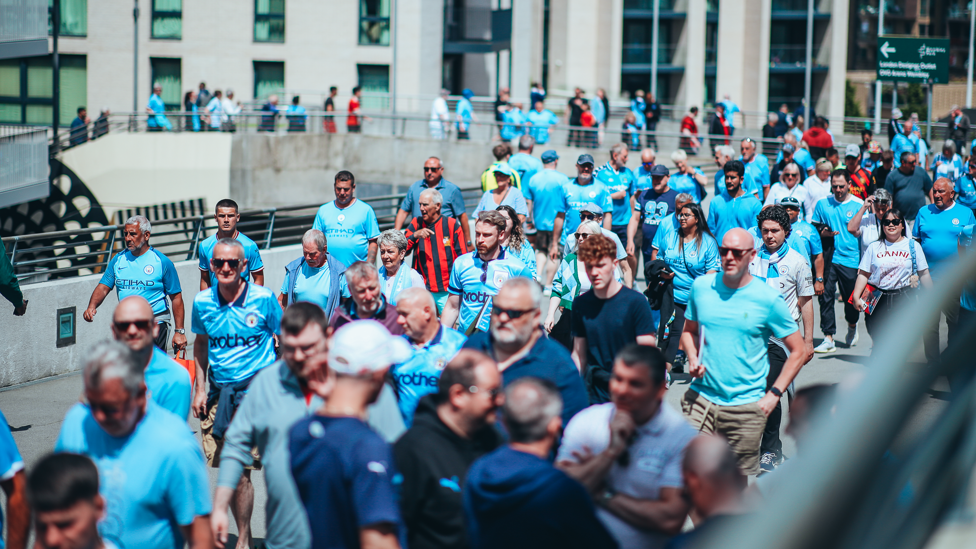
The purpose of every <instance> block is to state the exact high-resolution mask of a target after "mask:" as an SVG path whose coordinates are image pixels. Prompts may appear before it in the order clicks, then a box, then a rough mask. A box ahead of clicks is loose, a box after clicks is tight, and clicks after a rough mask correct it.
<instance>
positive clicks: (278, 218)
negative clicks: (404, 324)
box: [2, 187, 482, 283]
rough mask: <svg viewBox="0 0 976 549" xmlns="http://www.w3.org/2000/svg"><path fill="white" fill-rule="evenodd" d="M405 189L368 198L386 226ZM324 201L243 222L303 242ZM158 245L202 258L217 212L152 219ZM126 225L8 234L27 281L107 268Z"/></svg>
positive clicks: (476, 195) (262, 243)
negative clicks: (200, 253) (199, 251)
mask: <svg viewBox="0 0 976 549" xmlns="http://www.w3.org/2000/svg"><path fill="white" fill-rule="evenodd" d="M461 192H462V196H463V197H464V200H465V206H466V208H468V209H469V210H470V209H473V207H474V205H476V204H477V203H478V200H480V198H481V194H482V193H481V188H480V187H474V188H465V189H462V190H461ZM403 197H404V195H403V194H393V195H383V196H375V197H368V198H363V199H362V200H363V201H364V202H366V203H368V204H369V205H370V206H371V207H372V208H373V210H374V211H375V212H376V218H377V222H378V223H379V226H380V229H381V230H385V229H391V228H393V224H394V220H395V218H396V212H397V210H398V209H399V205H400V202H401V201H402V200H403ZM320 206H321V204H300V205H295V206H286V207H281V208H265V209H260V210H246V211H242V212H241V221H240V223H238V224H237V228H238V230H239V231H240V232H242V233H244V234H246V235H247V236H248V237H250V238H251V239H252V240H253V241H254V242H255V243H256V244H257V245H258V247H260V248H261V249H265V250H266V249H270V248H272V247H278V246H287V245H290V244H298V243H300V242H301V240H302V235H304V234H305V231H307V230H308V229H311V228H312V222H313V220H314V219H315V213H316V212H317V211H318V209H319V207H320ZM151 224H152V232H151V235H152V236H151V239H150V243H151V244H152V246H153V247H154V248H155V249H157V250H158V251H160V252H161V253H163V254H164V255H166V256H167V257H169V258H170V259H171V260H173V261H174V262H175V261H187V260H193V259H197V258H198V256H197V249H198V245H199V244H200V242H201V241H203V240H204V239H206V238H207V237H208V236H209V235H211V234H214V233H215V232H216V229H217V226H216V222H215V221H214V219H213V216H212V215H209V214H208V215H197V216H189V217H180V218H176V219H162V220H151ZM122 229H123V225H109V226H105V227H91V228H85V229H76V230H70V231H57V232H49V233H41V234H32V235H22V236H11V237H7V238H3V239H2V241H3V243H4V246H5V251H7V253H8V254H9V256H10V260H11V262H12V263H13V266H14V271H15V272H16V274H17V278H18V279H19V280H21V281H23V282H27V283H30V282H43V281H45V280H51V279H58V278H70V277H74V276H81V275H86V274H95V273H99V272H102V271H103V270H104V269H105V267H106V266H107V265H108V263H109V261H111V259H112V257H113V256H114V255H115V254H116V253H118V252H121V251H122V250H124V248H125V242H124V239H123V237H122V234H121V230H122Z"/></svg>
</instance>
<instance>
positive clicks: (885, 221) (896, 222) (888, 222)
mask: <svg viewBox="0 0 976 549" xmlns="http://www.w3.org/2000/svg"><path fill="white" fill-rule="evenodd" d="M902 223H904V221H902V220H901V219H882V220H881V226H882V227H891V226H898V225H901V224H902Z"/></svg>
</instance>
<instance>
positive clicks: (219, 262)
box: [210, 257, 241, 269]
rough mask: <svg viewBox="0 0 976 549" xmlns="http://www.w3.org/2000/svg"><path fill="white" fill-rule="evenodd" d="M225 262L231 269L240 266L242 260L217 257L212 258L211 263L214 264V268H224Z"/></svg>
mask: <svg viewBox="0 0 976 549" xmlns="http://www.w3.org/2000/svg"><path fill="white" fill-rule="evenodd" d="M225 263H226V264H227V265H229V266H230V268H231V269H236V268H237V267H239V266H240V264H241V260H240V259H218V258H216V257H215V258H213V259H211V260H210V264H211V265H213V268H214V269H223V268H224V264H225Z"/></svg>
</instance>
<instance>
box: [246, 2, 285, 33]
mask: <svg viewBox="0 0 976 549" xmlns="http://www.w3.org/2000/svg"><path fill="white" fill-rule="evenodd" d="M254 41H255V42H284V41H285V0H254Z"/></svg>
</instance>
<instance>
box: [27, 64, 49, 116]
mask: <svg viewBox="0 0 976 549" xmlns="http://www.w3.org/2000/svg"><path fill="white" fill-rule="evenodd" d="M51 85H52V82H51V58H50V57H33V58H31V59H28V60H27V97H33V98H42V99H50V98H51V97H53V93H52V91H51V90H52V88H51ZM48 122H49V123H50V120H49V121H48Z"/></svg>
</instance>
